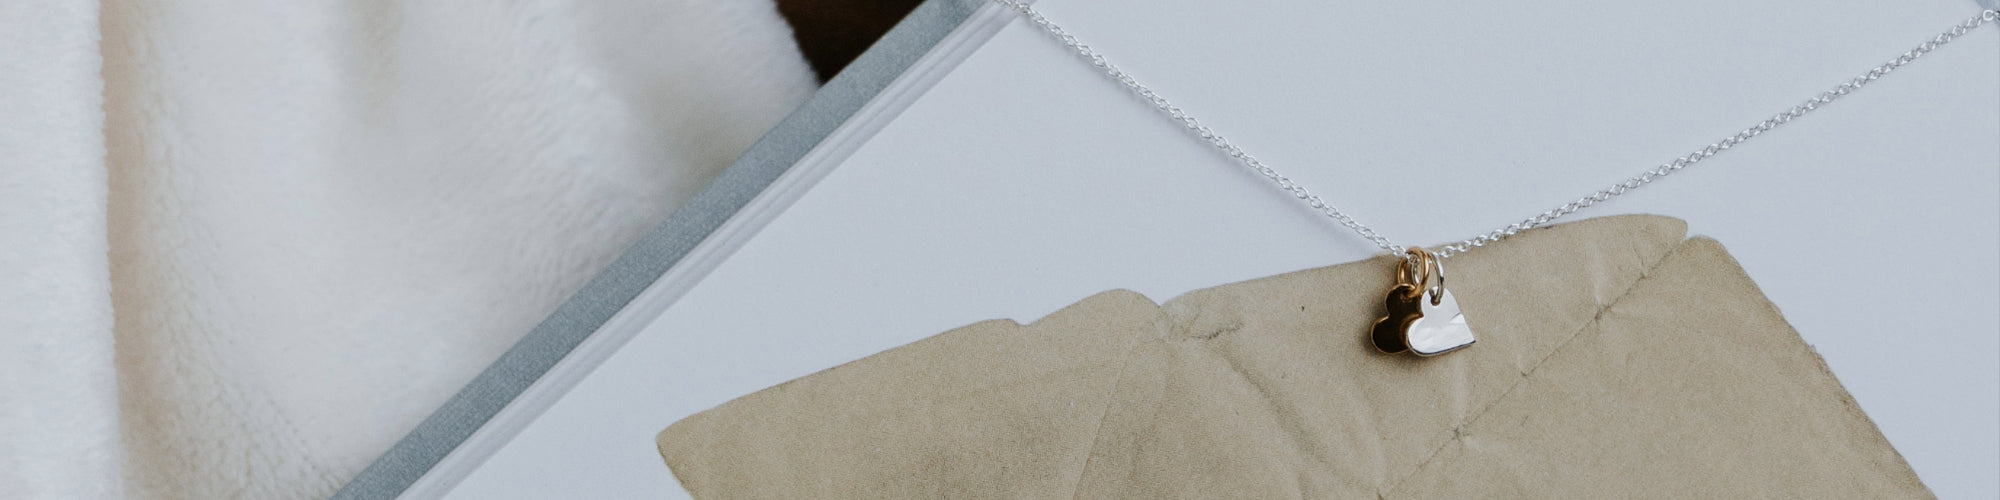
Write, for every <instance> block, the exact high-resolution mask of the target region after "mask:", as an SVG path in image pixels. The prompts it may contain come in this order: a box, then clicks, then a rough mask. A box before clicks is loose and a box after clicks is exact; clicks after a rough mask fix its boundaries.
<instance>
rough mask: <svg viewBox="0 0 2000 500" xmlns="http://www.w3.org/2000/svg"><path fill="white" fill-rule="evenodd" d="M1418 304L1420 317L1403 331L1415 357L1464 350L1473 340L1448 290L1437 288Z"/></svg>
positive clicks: (1455, 301) (1463, 316) (1462, 314)
mask: <svg viewBox="0 0 2000 500" xmlns="http://www.w3.org/2000/svg"><path fill="white" fill-rule="evenodd" d="M1418 302H1420V303H1421V307H1422V310H1423V316H1421V317H1419V318H1417V319H1416V321H1411V322H1410V326H1408V327H1405V328H1404V329H1403V337H1404V338H1405V339H1408V341H1409V346H1410V352H1414V353H1417V355H1418V356H1436V355H1439V354H1444V353H1447V352H1451V351H1456V350H1459V349H1463V348H1465V346H1469V345H1472V343H1473V342H1475V341H1476V339H1474V338H1473V337H1472V327H1471V326H1467V325H1466V324H1465V314H1464V313H1462V312H1459V310H1458V299H1455V298H1452V296H1451V290H1446V289H1444V287H1438V288H1437V293H1435V294H1432V293H1425V294H1424V297H1423V299H1422V300H1418Z"/></svg>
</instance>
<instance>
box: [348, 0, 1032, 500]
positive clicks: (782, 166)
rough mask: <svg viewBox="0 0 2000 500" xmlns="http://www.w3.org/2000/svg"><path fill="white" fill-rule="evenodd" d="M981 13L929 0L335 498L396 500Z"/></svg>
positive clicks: (954, 0)
mask: <svg viewBox="0 0 2000 500" xmlns="http://www.w3.org/2000/svg"><path fill="white" fill-rule="evenodd" d="M982 5H990V4H986V3H985V2H981V1H979V0H926V1H925V2H924V3H923V4H922V5H919V6H918V7H917V8H916V9H915V10H913V11H911V13H910V14H909V15H907V16H905V17H904V18H903V20H902V21H900V22H898V23H897V24H896V26H895V27H894V28H892V29H891V30H890V31H889V32H888V33H887V34H885V35H884V36H883V37H882V38H881V39H880V40H878V41H876V43H875V44H874V45H872V46H870V47H869V48H868V50H867V51H866V52H864V53H863V54H862V55H861V56H860V57H859V58H857V59H855V61H854V62H853V63H852V64H849V65H848V67H847V68H846V69H844V70H842V71H841V72H840V73H839V74H838V75H836V76H835V77H834V78H833V79H831V80H829V81H828V82H827V83H826V84H825V85H823V86H821V88H820V89H819V91H818V92H816V93H814V94H813V96H812V97H811V98H810V99H808V100H807V101H806V102H805V103H804V104H803V105H801V106H800V107H799V108H798V109H797V110H794V111H793V112H792V113H791V114H790V115H788V116H786V117H785V118H784V120H782V121H780V122H779V123H778V125H777V126H776V127H774V128H772V129H771V131H769V132H767V133H765V134H764V136H763V137H762V138H760V139H758V140H757V142H756V143H755V144H753V145H751V147H750V149H749V150H747V151H746V152H744V153H743V155H742V156H740V157H738V158H737V160H736V161H735V162H734V163H732V164H731V165H730V166H729V167H728V168H727V169H725V170H724V171H723V172H722V173H721V174H720V175H718V176H716V178H715V180H714V181H712V182H711V183H710V184H709V185H708V186H707V187H705V188H703V189H702V190H701V191H700V192H699V193H697V194H696V195H695V196H694V198H693V199H691V200H689V201H688V202H687V204H686V205H683V206H682V207H681V208H679V209H678V210H676V211H674V213H673V214H672V215H670V216H669V217H668V218H667V220H666V222H663V223H661V224H660V225H659V226H658V227H656V228H654V229H653V230H652V231H651V232H649V233H647V234H646V235H645V236H644V237H642V238H641V239H640V240H639V242H638V243H635V244H633V245H632V246H631V247H630V248H628V249H626V250H625V252H624V253H623V254H621V255H619V257H618V259H617V260H616V261H613V262H612V263H611V265H610V266H608V267H606V268H605V269H604V270H603V271H601V272H599V273H598V274H597V276H595V277H593V278H592V279H591V280H590V282H589V283H587V284H585V285H584V286H583V288H582V289H579V290H578V291H577V292H576V294H575V295H572V296H571V297H570V299H569V300H568V301H566V302H564V303H563V304H562V305H561V306H559V307H557V308H556V310H555V312H553V313H551V314H550V315H549V316H548V317H547V318H546V319H544V320H542V322H541V323H540V324H538V325H536V326H535V328H534V329H533V330H531V331H529V332H528V334H527V335H525V336H523V337H522V338H521V340H519V341H517V342H515V344H514V345H513V347H511V348H509V349H508V350H507V351H506V352H505V353H503V354H501V355H500V357H499V358H498V359H497V360H495V361H494V362H493V363H492V364H491V365H488V366H487V367H486V369H485V370H483V371H481V372H480V373H479V375H478V376H476V377H474V378H473V379H472V381H471V382H469V383H467V384H466V385H465V387H463V388H461V389H459V391H458V392H457V393H456V394H454V395H453V396H452V397H451V399H449V400H447V401H445V403H444V404H443V405H442V406H440V407H439V408H438V409H437V410H436V411H434V412H432V413H431V415H430V416H429V417H427V418H425V419H424V421H423V422H422V423H420V424H418V425H417V427H416V428H415V429H414V430H411V431H410V433H409V434H406V435H404V436H403V438H402V439H401V440H399V441H397V442H396V444H395V445H394V446H392V447H391V448H390V449H389V451H388V452H386V453H384V454H383V455H382V456H381V457H379V458H377V459H376V460H375V461H374V462H373V463H371V464H369V466H368V467H367V468H365V469H363V470H362V471H361V473H360V474H358V475H356V476H355V477H354V479H353V480H351V481H349V482H348V483H347V484H346V485H344V486H342V487H341V489H340V490H339V491H338V492H336V493H335V494H334V495H333V498H335V499H375V498H396V497H398V496H401V495H403V494H404V493H405V492H407V491H409V490H410V489H411V488H412V486H413V485H415V484H417V483H418V482H419V481H420V480H422V479H423V478H424V476H425V475H426V474H427V473H429V472H430V471H431V469H432V468H434V467H437V466H438V464H439V463H440V462H441V461H444V460H445V459H446V457H447V456H448V455H450V454H451V453H452V452H453V451H455V450H457V449H458V448H459V447H460V445H462V444H464V443H465V442H466V441H467V440H468V439H469V438H471V437H472V436H473V435H474V433H475V432H477V431H479V430H480V428H482V427H484V426H485V425H486V424H487V423H488V422H489V421H491V420H493V419H494V417H495V416H496V415H498V414H500V412H501V411H502V410H503V409H505V408H506V407H507V406H508V405H509V404H510V403H513V402H514V401H515V399H516V398H517V397H520V396H521V394H522V393H523V392H524V391H527V390H528V389H529V387H530V386H532V385H534V384H535V383H536V381H538V380H540V379H541V378H542V376H543V375H544V374H546V373H548V372H549V370H550V369H551V368H552V367H555V366H556V365H557V363H558V362H560V361H562V360H563V358H564V357H566V356H568V355H569V354H570V353H571V351H573V350H575V349H576V348H577V347H578V346H579V345H581V344H583V343H584V341H585V340H587V339H589V338H590V337H591V336H592V334H594V333H596V332H597V331H598V330H599V329H600V328H601V327H603V326H604V325H605V323H606V322H608V321H610V320H611V319H612V317H613V316H614V315H616V314H617V313H618V312H619V311H620V310H623V309H624V308H625V307H626V306H627V305H628V304H630V303H631V302H632V301H633V300H634V299H635V298H636V297H638V296H639V295H640V293H641V292H643V291H645V290H646V289H647V288H648V287H650V286H652V285H653V283H654V282H655V281H657V280H659V279H660V278H661V277H662V276H663V275H665V274H667V272H668V271H669V270H671V269H673V268H674V267H675V266H677V265H680V264H682V261H683V260H684V259H685V258H686V257H688V256H689V254H690V253H691V252H693V251H694V250H695V249H696V247H697V245H699V244H700V243H702V242H703V241H704V240H706V239H708V238H709V237H710V236H711V235H713V234H715V233H716V231H717V229H718V228H721V227H722V226H723V224H724V223H725V222H727V221H728V220H729V219H730V218H732V217H734V216H736V215H737V213H738V212H739V211H741V210H743V209H744V207H745V206H746V205H749V204H750V203H751V201H752V200H753V199H756V198H757V197H758V196H759V195H760V194H763V193H764V191H765V190H766V189H767V188H769V187H770V186H771V185H772V183H773V182H774V181H776V180H778V178H779V177H780V176H781V175H783V174H785V173H786V172H787V171H788V170H790V169H791V167H792V166H793V165H794V164H796V163H797V162H798V161H799V160H800V159H802V158H804V157H806V155H807V154H808V153H810V152H811V151H812V150H813V149H814V148H815V147H818V146H819V145H820V143H821V142H822V141H824V140H826V139H827V138H828V136H829V135H832V134H833V133H834V132H835V130H836V129H838V128H840V126H841V125H842V124H843V123H846V122H847V121H848V120H849V119H850V118H852V117H854V115H855V114H856V113H857V112H858V111H861V110H862V108H863V107H864V106H865V105H867V104H868V103H869V101H871V100H873V99H875V98H876V97H877V96H878V95H880V94H882V93H883V91H884V90H885V89H887V88H888V87H889V86H890V84H891V83H893V82H895V81H896V79H897V78H898V77H899V76H901V75H902V74H903V73H904V72H905V71H907V70H909V69H910V68H911V67H912V66H913V65H915V64H917V63H918V61H919V60H920V59H922V58H923V57H924V56H925V55H926V54H928V53H929V52H931V50H932V49H933V48H935V47H937V46H938V44H939V42H941V41H943V40H945V39H946V37H947V36H949V35H951V34H952V32H953V31H955V30H957V29H958V28H959V27H960V25H962V24H964V23H965V21H966V20H967V19H968V18H971V17H972V15H973V13H974V12H976V11H978V10H979V9H980V8H981V6H982ZM994 29H996V30H997V29H998V27H997V26H996V27H994ZM662 467H664V465H663V466H662ZM662 472H663V473H664V472H665V471H664V470H663V471H662ZM452 482H453V483H455V481H452ZM446 486H449V485H446Z"/></svg>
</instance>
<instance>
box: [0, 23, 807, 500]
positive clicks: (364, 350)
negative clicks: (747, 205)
mask: <svg viewBox="0 0 2000 500" xmlns="http://www.w3.org/2000/svg"><path fill="white" fill-rule="evenodd" d="M790 35H791V33H790V31H789V28H787V27H786V26H785V25H784V23H783V22H782V20H781V19H779V17H778V15H777V13H776V11H775V9H774V7H773V5H772V4H771V2H770V0H520V1H474V0H464V1H446V2H386V1H362V2H355V1H339V0H313V1H305V2H289V1H288V2H211V1H191V2H180V1H173V2H170V1H162V0H106V1H105V2H103V4H102V5H101V8H100V6H98V5H92V4H90V3H87V2H74V1H64V0H9V1H6V2H0V498H109V497H137V498H301V497H319V496H324V495H327V494H329V493H331V492H332V491H333V490H334V489H336V488H338V487H339V486H340V485H341V484H342V483H343V482H345V481H346V480H347V479H349V478H350V477H352V476H353V475H354V474H355V473H356V472H358V471H359V470H360V469H361V468H362V467H364V466H366V465H367V464H368V463H369V461H371V460H373V459H374V458H375V457H376V456H377V455H378V454H380V453H381V452H382V451H384V450H386V449H387V448H388V446H389V445H390V444H391V443H393V442H394V441H395V440H396V439H397V438H399V437H400V436H401V435H402V434H403V433H405V432H407V431H408V430H409V429H410V428H412V427H413V426H415V424H416V423H417V422H418V421H419V420H421V419H422V418H423V417H424V416H425V415H427V414H428V413H429V412H430V411H431V410H432V409H433V408H435V407H436V406H437V405H438V404H439V403H441V402H443V401H444V400H445V399H446V398H447V397H449V395H450V394H451V393H452V392H453V391H455V390H456V389H457V388H458V387H459V386H460V385H462V384H463V383H465V382H466V381H467V380H469V379H470V378H471V377H472V375H474V374H475V373H476V372H477V371H478V370H479V369H481V368H482V367H484V366H485V365H486V364H487V363H488V362H490V361H491V360H492V359H493V358H494V357H496V356H497V355H498V354H499V353H500V352H501V351H502V350H504V349H505V348H506V347H507V346H508V345H509V344H511V343H512V342H513V341H514V340H515V339H516V338H518V337H519V336H520V335H522V334H523V333H526V332H527V331H528V330H529V329H530V328H531V327H533V326H534V324H535V323H536V322H538V321H539V320H540V319H541V318H542V317H543V316H544V315H546V314H547V313H548V312H549V311H550V310H552V309H553V308H554V307H555V306H556V305H557V304H559V303H560V302H561V301H562V300H564V299H565V298H566V297H567V296H568V295H569V294H570V293H571V292H573V291H574V290H575V289H576V288H577V287H579V286H581V284H582V283H583V282H584V281H585V280H586V279H587V278H589V277H590V275H591V274H593V273H594V272H596V270H598V269H599V268H600V267H602V266H603V265H605V264H606V263H608V262H609V261H610V260H611V259H612V258H614V257H616V256H617V254H618V253H619V252H620V251H621V250H623V249H624V248H625V247H626V246H627V245H628V244H630V243H631V242H632V241H634V240H635V239H636V238H637V237H638V236H639V235H640V234H641V233H642V232H644V231H646V230H647V229H648V228H650V227H652V226H653V225H655V224H657V223H658V222H660V221H661V220H662V219H663V218H664V217H665V216H666V214H667V213H668V212H669V211H670V210H672V209H673V208H675V207H676V206H678V205H679V204H680V203H681V202H683V201H684V200H686V199H687V198H688V197H689V196H690V195H691V194H692V193H694V192H695V191H696V190H698V189H699V188H700V187H701V186H702V185H703V184H704V182H705V181H707V180H708V179H709V178H710V177H711V176H712V175H713V174H715V173H716V172H718V171H719V170H720V169H721V168H722V167H724V166H726V165H727V164H728V163H729V161H730V160H731V159H733V158H734V157H735V156H736V155H737V154H739V153H741V152H742V151H743V149H744V148H746V147H747V146H748V145H749V144H750V142H751V141H753V140H754V139H756V137H757V136H758V135H760V134H761V133H762V132H763V131H765V130H766V129H768V128H769V127H770V126H771V125H773V124H775V123H776V122H777V120H778V119H779V118H781V117H782V116H783V115H784V113H786V112H787V111H789V110H790V109H791V108H792V107H793V106H794V105H796V104H797V103H799V102H801V101H802V100H803V99H804V98H805V97H806V96H807V95H808V94H809V93H810V92H811V90H812V86H813V84H812V80H811V76H810V73H809V70H808V68H807V67H806V65H805V63H804V61H803V60H802V59H801V58H800V56H799V55H798V51H797V49H796V47H795V46H794V44H793V43H792V40H791V36H790Z"/></svg>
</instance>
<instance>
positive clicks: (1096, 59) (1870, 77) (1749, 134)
mask: <svg viewBox="0 0 2000 500" xmlns="http://www.w3.org/2000/svg"><path fill="white" fill-rule="evenodd" d="M991 1H992V2H993V3H996V4H1000V5H1001V6H1003V7H1006V8H1008V9H1012V10H1014V11H1015V12H1019V13H1020V14H1021V15H1022V16H1023V17H1026V18H1027V19H1028V21H1029V22H1032V23H1034V25H1035V26H1037V27H1040V28H1041V29H1042V31H1045V32H1048V34H1049V35H1050V36H1053V37H1055V38H1056V39H1057V40H1059V41H1061V42H1062V44H1063V45H1065V46H1068V47H1069V48H1070V50H1072V51H1074V52H1076V54H1077V55H1078V56H1081V57H1082V58H1083V59H1084V60H1087V61H1089V62H1090V65H1091V66H1095V67H1097V69H1098V70H1100V71H1102V72H1103V73H1104V75H1105V76H1109V77H1111V78H1112V79H1113V80H1117V81H1118V83H1120V84H1123V85H1124V86H1125V88H1126V89H1127V90H1130V91H1132V92H1133V93H1136V94H1138V96H1139V97H1140V98H1142V99H1145V100H1146V101H1147V102H1149V103H1152V105H1153V107H1155V108H1158V109H1159V110H1160V111H1161V112H1164V113H1166V115H1167V116H1168V117H1170V118H1173V119H1174V120H1175V121H1178V122H1180V123H1181V125H1183V126H1186V127H1187V129H1188V131H1189V132H1192V133H1194V134H1195V135H1196V136H1198V137H1200V138H1201V139H1202V140H1204V141H1208V143H1209V144H1210V145H1213V146H1215V148H1216V149H1220V150H1222V152H1223V153H1224V154H1227V155H1229V157H1230V158H1234V159H1236V161H1237V162H1240V163H1242V164H1243V166H1244V167H1248V168H1249V169H1250V170H1253V171H1256V172H1257V173H1258V174H1260V175H1263V176H1264V177H1265V178H1267V179H1270V180H1271V182H1273V183H1276V184H1277V185H1278V188H1280V189H1283V190H1285V192H1288V193H1291V194H1292V196H1295V197H1298V199H1299V200H1301V201H1303V202H1305V203H1306V204H1307V205H1310V206H1312V208H1314V209H1316V210H1319V211H1320V213H1322V214H1325V215H1326V216H1327V217H1328V218H1331V219H1333V220H1334V222H1339V223H1340V225H1342V226H1347V228H1348V229H1352V230H1354V233H1355V234H1359V235H1361V237H1362V238H1367V239H1368V241H1370V242H1373V243H1375V246H1377V247H1381V248H1382V249H1383V250H1387V251H1388V252H1389V253H1390V254H1393V255H1404V249H1405V247H1404V246H1403V245H1401V244H1398V243H1396V242H1394V241H1390V240H1389V238H1388V237H1386V236H1382V234H1381V233H1378V232H1376V231H1375V230H1374V229H1372V228H1369V227H1368V226H1367V225H1364V224H1362V223H1361V221H1357V220H1354V217H1351V216H1348V215H1347V213H1346V212H1342V211H1341V210H1340V209H1339V208H1335V207H1334V206H1333V204H1332V203H1327V201H1326V200H1324V199H1321V198H1320V197H1319V196H1317V195H1314V194H1312V193H1311V192H1309V191H1306V188H1305V186H1301V185H1299V183H1297V182H1294V181H1292V180H1291V179H1290V178H1287V177H1285V176H1284V175H1282V174H1279V173H1278V171H1277V170H1275V169H1272V168H1271V167H1270V166H1268V165H1265V164H1264V162H1261V161H1257V158H1256V157H1253V156H1250V153H1247V152H1244V151H1243V148H1241V147H1237V146H1236V145H1235V144H1231V143H1230V142H1229V140H1228V139H1224V138H1223V137H1222V135H1221V134H1217V133H1215V131H1214V130H1212V129H1209V128H1208V126H1207V125H1203V124H1202V123H1201V121H1200V120H1196V119H1195V118H1194V116H1192V115H1189V114H1188V113H1187V111H1184V110H1182V109H1181V108H1180V107H1179V106H1175V105H1174V103H1173V102H1171V101H1168V100H1167V98H1165V97H1161V96H1160V94H1159V93H1157V92H1154V91H1153V89H1152V88H1150V87H1147V86H1146V85H1145V84H1142V83H1139V81H1138V80H1136V79H1133V78H1132V75H1130V74H1127V73H1125V71H1124V70H1120V69H1118V66H1115V65H1112V64H1111V62H1110V61H1109V60H1106V59H1105V58H1104V55H1103V54H1100V53H1098V52H1097V50H1096V49H1093V48H1091V47H1090V46H1089V45H1085V44H1084V43H1083V42H1082V41H1079V40H1078V39H1077V38H1076V36H1074V35H1071V34H1069V32H1068V31H1064V30H1063V29H1062V27H1061V26H1057V25H1056V24H1055V23H1053V22H1050V21H1049V19H1048V18H1046V17H1042V14H1041V13H1040V12H1036V11H1035V9H1033V8H1031V7H1028V5H1027V4H1024V3H1021V2H1020V1H1019V0H991ZM1995 20H2000V11H1996V10H1987V11H1984V12H1981V13H1980V14H1979V15H1978V16H1975V17H1973V18H1971V19H1967V20H1966V21H1965V22H1962V23H1958V24H1957V25H1954V26H1952V27H1951V29H1948V30H1945V32H1943V33H1939V34H1938V35H1937V36H1935V37H1932V38H1931V39H1930V40H1928V41H1925V42H1924V43H1922V44H1919V45H1917V48H1914V49H1910V51H1908V52H1904V53H1903V54H1902V55H1899V56H1896V58H1895V59H1891V60H1889V62H1886V63H1883V64H1882V65H1881V66H1876V67H1875V68H1874V69H1870V70H1868V72H1866V73H1862V74H1861V76H1857V77H1854V78H1853V79H1851V80H1848V81H1846V82H1842V83H1841V84H1840V85H1839V86H1837V87H1834V88H1833V89H1832V90H1828V91H1826V92H1822V93H1820V94H1819V95H1818V96H1814V97H1813V98H1812V99H1810V100H1807V101H1806V102H1805V103H1803V104H1799V105H1797V106H1792V107H1791V109H1787V110H1784V111H1782V112H1779V113H1778V114H1777V115H1774V116H1772V117H1770V118H1768V119H1765V120H1764V121H1762V122H1759V123H1757V124H1756V125H1753V126H1751V127H1750V128H1746V129H1743V131H1741V132H1737V133H1736V135H1732V136H1729V137H1725V138H1723V139H1722V140H1720V141H1716V142H1715V143H1712V144H1709V145H1707V146H1703V147H1702V148H1701V149H1698V150H1695V151H1694V152H1693V153H1689V154H1687V155H1686V156H1682V157H1679V158H1674V159H1673V160H1672V161H1669V162H1666V163H1662V164H1660V166H1658V167H1654V168H1652V169H1650V170H1646V171H1645V172H1641V173H1640V174H1639V175H1637V176H1634V177H1632V178H1630V179H1626V180H1625V181H1624V182H1620V183H1617V184H1612V185H1611V186H1610V187H1607V188H1604V189H1600V190H1597V192H1594V193H1591V194H1590V195H1588V196H1584V197H1582V198H1577V199H1576V201H1572V202H1569V203H1564V204H1563V205H1562V206H1559V207H1556V208H1553V209H1550V210H1549V211H1547V212H1542V213H1541V214H1538V215H1535V216H1534V217H1529V218H1527V219H1524V220H1522V221H1521V222H1516V223H1513V224H1508V225H1507V226H1505V227H1502V228H1499V229H1495V230H1493V231H1491V232H1488V233H1486V234H1482V235H1479V236H1476V237H1473V238H1470V239H1466V240H1463V241H1459V242H1457V243H1452V244H1448V245H1444V246H1442V247H1439V249H1438V250H1437V251H1436V252H1435V254H1436V255H1437V257H1438V258H1441V259H1442V258H1449V257H1451V256H1453V255H1457V254H1461V253H1465V252H1468V251H1471V250H1472V249H1474V248H1479V247H1483V246H1486V244H1488V243H1493V242H1496V241H1500V240H1502V239H1506V238H1507V237H1508V236H1513V235H1514V234H1516V233H1519V232H1521V231H1526V230H1529V229H1534V228H1536V227H1540V226H1543V225H1546V224H1548V223H1550V222H1555V220H1556V219H1560V218H1562V217H1563V216H1566V215H1569V214H1572V213H1576V212H1577V211H1578V210H1583V209H1585V208H1589V207H1590V206H1592V205H1596V204H1598V203H1601V202H1604V201H1606V200H1610V199H1612V198H1615V197H1618V196H1619V195H1622V194H1625V193H1626V192H1629V191H1632V190H1634V189H1638V188H1640V187H1642V186H1645V185H1647V184H1651V183H1652V182H1653V181H1655V180H1658V179H1659V178H1661V177H1666V176H1667V175H1670V174H1673V173H1674V172H1679V171H1681V169H1684V168H1687V167H1690V166H1693V165H1694V164H1696V163H1701V161H1702V160H1706V159H1708V158H1709V157H1711V156H1715V155H1716V154H1717V153H1721V152H1723V151H1728V150H1729V149H1730V148H1733V147H1736V146H1737V145H1739V144H1742V143H1743V142H1744V141H1748V140H1750V139H1751V138H1755V137H1757V136H1758V135H1762V134H1763V133H1765V132H1769V131H1771V130H1772V129H1776V128H1778V127H1779V126H1782V125H1784V124H1787V123H1791V122H1792V120H1796V119H1798V118H1799V117H1801V116H1805V115H1806V114H1807V113H1811V112H1813V111H1815V110H1818V109H1819V108H1822V107H1825V106H1826V105H1828V104H1832V103H1833V102H1834V101H1836V100H1839V99H1840V98H1841V97H1845V96H1847V94H1850V93H1853V92H1854V91H1856V90H1860V89H1861V87H1864V86H1866V85H1868V84H1869V83H1870V82H1874V81H1875V80H1877V79H1880V78H1882V77H1883V76H1885V75H1888V74H1889V72H1892V71H1895V70H1896V69H1897V68H1901V67H1903V65H1906V64H1909V63H1911V62H1914V61H1916V60H1917V58H1919V57H1923V56H1924V54H1929V53H1930V52H1931V51H1933V50H1937V48H1938V47H1941V46H1943V45H1944V44H1947V43H1951V41H1952V40H1957V39H1958V38H1959V37H1961V36H1964V35H1965V34H1966V33H1967V32H1969V31H1972V30H1975V29H1978V28H1979V27H1980V26H1984V25H1986V24H1988V23H1992V22H1994V21H1995Z"/></svg>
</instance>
